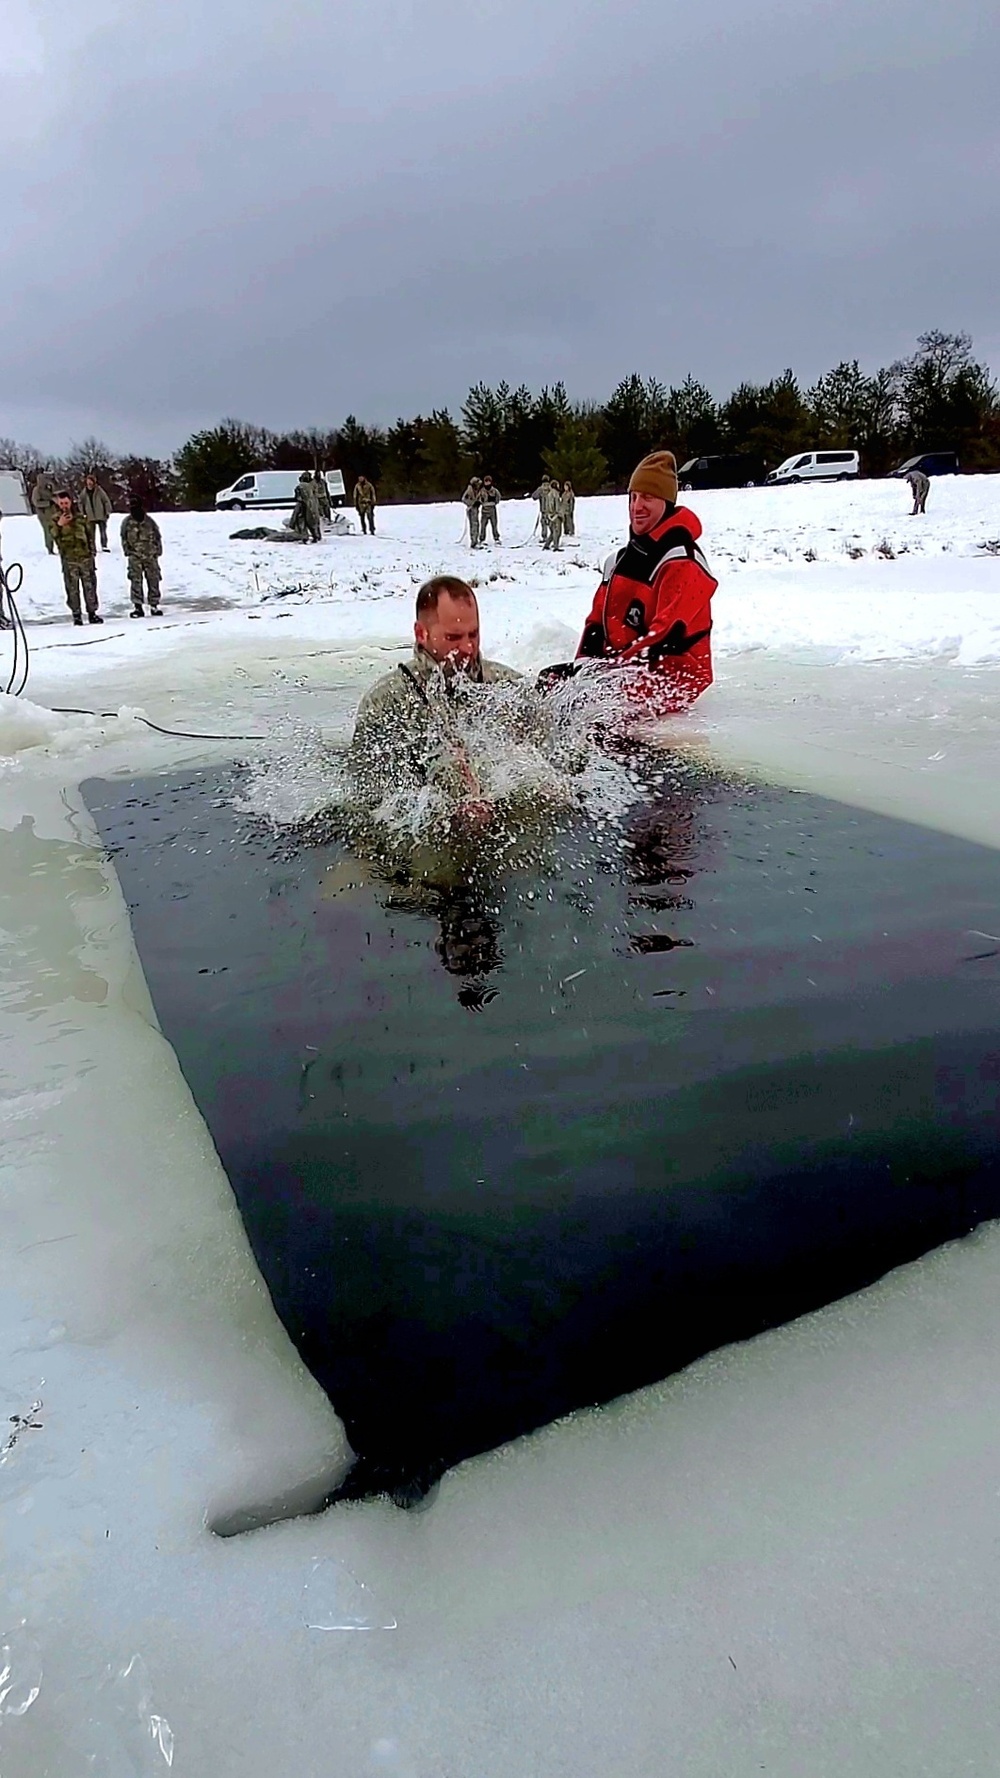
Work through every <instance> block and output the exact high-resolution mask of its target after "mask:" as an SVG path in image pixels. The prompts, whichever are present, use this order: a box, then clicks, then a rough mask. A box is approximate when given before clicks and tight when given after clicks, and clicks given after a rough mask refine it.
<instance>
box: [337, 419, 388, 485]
mask: <svg viewBox="0 0 1000 1778" xmlns="http://www.w3.org/2000/svg"><path fill="white" fill-rule="evenodd" d="M335 436H336V450H337V467H338V468H339V469H341V470H343V474H344V485H345V487H346V488H347V490H348V493H350V490H351V489H352V488H353V486H354V483H355V482H356V481H357V479H358V476H359V475H366V476H367V477H368V480H369V481H370V482H378V481H379V479H380V477H381V474H382V458H383V456H384V454H385V433H384V432H383V431H382V430H381V428H380V427H378V426H363V425H362V424H361V422H360V421H359V420H358V419H357V418H356V416H355V415H354V414H348V416H347V419H346V420H345V421H344V424H343V425H342V426H341V427H340V428H339V430H338V431H337V433H336V435H335Z"/></svg>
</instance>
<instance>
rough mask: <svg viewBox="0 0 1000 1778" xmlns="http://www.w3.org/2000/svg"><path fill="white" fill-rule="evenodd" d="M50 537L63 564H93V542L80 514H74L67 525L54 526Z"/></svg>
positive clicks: (88, 528) (84, 520) (88, 527)
mask: <svg viewBox="0 0 1000 1778" xmlns="http://www.w3.org/2000/svg"><path fill="white" fill-rule="evenodd" d="M52 535H53V537H54V539H55V545H56V549H57V550H58V551H59V554H60V556H61V557H62V559H63V561H64V562H93V560H94V540H93V537H92V535H91V530H90V526H89V525H88V523H87V521H86V519H85V518H84V516H83V514H82V512H75V513H74V514H73V516H72V518H71V519H70V521H69V524H68V525H60V524H59V523H58V522H57V523H56V524H54V525H53V527H52Z"/></svg>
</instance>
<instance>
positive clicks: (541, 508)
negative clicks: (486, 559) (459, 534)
mask: <svg viewBox="0 0 1000 1778" xmlns="http://www.w3.org/2000/svg"><path fill="white" fill-rule="evenodd" d="M531 498H532V500H537V501H538V521H537V522H540V525H541V537H542V548H543V549H555V550H558V549H561V548H562V540H563V538H564V537H574V536H575V535H576V528H575V522H574V517H575V513H576V494H575V493H574V490H573V484H572V482H570V481H564V482H563V483H562V485H561V486H560V483H559V480H558V478H557V477H550V476H547V475H543V477H542V480H541V485H540V486H539V487H537V488H536V489H535V491H534V493H533V494H532V496H531ZM500 499H501V494H500V490H499V488H498V487H497V485H496V482H495V481H494V480H493V477H492V476H491V475H483V476H479V475H474V476H473V477H472V479H471V481H470V482H469V485H468V487H467V488H466V490H465V493H464V494H463V495H462V501H463V504H464V506H465V512H466V518H467V522H468V528H469V548H470V549H479V548H480V547H481V545H482V544H484V543H485V542H486V540H487V537H488V536H489V534H490V533H491V532H492V535H493V541H494V543H499V542H500V525H499V520H498V513H497V509H498V507H499V505H500Z"/></svg>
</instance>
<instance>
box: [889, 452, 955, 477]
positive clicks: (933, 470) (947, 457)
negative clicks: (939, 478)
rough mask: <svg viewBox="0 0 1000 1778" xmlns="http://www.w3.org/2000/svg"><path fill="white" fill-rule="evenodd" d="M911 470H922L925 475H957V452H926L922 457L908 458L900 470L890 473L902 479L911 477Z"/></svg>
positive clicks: (900, 466)
mask: <svg viewBox="0 0 1000 1778" xmlns="http://www.w3.org/2000/svg"><path fill="white" fill-rule="evenodd" d="M911 469H922V470H923V472H924V474H925V475H957V474H958V452H957V451H925V452H924V454H923V456H922V457H907V459H906V462H905V463H901V464H900V465H899V468H898V469H893V470H891V471H890V474H891V475H894V476H896V477H898V478H899V479H902V477H903V476H904V475H909V473H910V470H911Z"/></svg>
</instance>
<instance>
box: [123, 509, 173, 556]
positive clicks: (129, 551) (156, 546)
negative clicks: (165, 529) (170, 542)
mask: <svg viewBox="0 0 1000 1778" xmlns="http://www.w3.org/2000/svg"><path fill="white" fill-rule="evenodd" d="M121 539H122V549H123V551H124V553H125V555H127V556H138V557H139V560H140V561H142V562H152V561H155V560H156V557H157V556H161V555H162V554H163V538H162V537H161V536H160V527H159V525H158V524H157V522H156V520H155V519H151V518H150V516H149V514H148V512H147V514H146V516H145V518H144V519H134V518H133V517H132V515H131V513H129V516H128V518H127V519H122V530H121Z"/></svg>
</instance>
